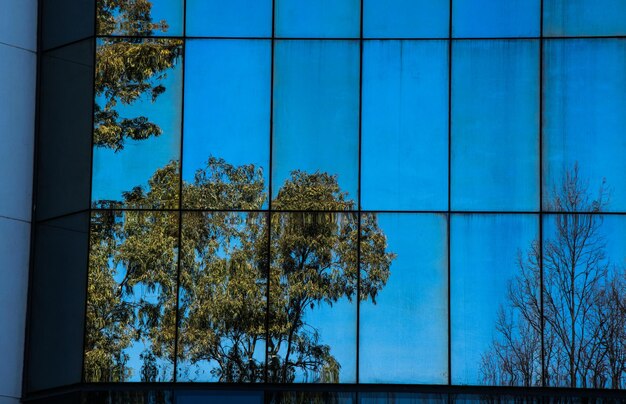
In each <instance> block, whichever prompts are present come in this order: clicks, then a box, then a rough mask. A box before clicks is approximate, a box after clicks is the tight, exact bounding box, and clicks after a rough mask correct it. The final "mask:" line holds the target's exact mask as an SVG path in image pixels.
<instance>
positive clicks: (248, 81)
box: [183, 40, 271, 209]
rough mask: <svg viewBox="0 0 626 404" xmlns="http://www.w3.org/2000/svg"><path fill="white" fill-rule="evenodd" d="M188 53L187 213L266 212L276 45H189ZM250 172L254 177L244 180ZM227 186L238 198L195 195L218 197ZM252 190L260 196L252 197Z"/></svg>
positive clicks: (238, 42)
mask: <svg viewBox="0 0 626 404" xmlns="http://www.w3.org/2000/svg"><path fill="white" fill-rule="evenodd" d="M186 46H187V48H186V53H185V55H186V62H185V126H184V128H185V132H184V136H183V139H184V144H183V153H184V159H183V181H184V183H185V187H184V189H183V206H185V207H190V208H197V209H203V208H204V209H207V208H211V209H239V208H246V209H259V208H261V207H262V206H263V204H264V203H265V202H267V184H268V183H269V157H270V153H269V144H270V139H269V135H270V125H269V119H270V107H269V106H270V99H271V96H270V82H271V81H270V77H271V74H270V69H271V67H270V66H271V49H270V46H271V45H270V41H265V40H189V41H188V42H187V45H186ZM210 158H214V159H223V160H224V161H223V162H219V161H217V160H211V161H209V159H210ZM229 166H232V167H233V168H234V169H239V172H228V170H227V167H229ZM244 166H248V167H249V168H250V170H251V171H252V172H253V175H251V176H250V177H247V178H245V180H237V178H236V176H237V175H238V173H242V172H244V171H243V169H244ZM198 170H201V174H203V175H204V176H206V178H205V177H204V176H202V177H200V178H198V176H197V173H198ZM219 183H223V184H224V186H229V185H230V186H231V187H232V188H233V192H232V193H230V194H223V193H222V194H219V195H220V196H219V197H215V198H211V196H210V195H208V194H207V193H205V195H204V196H205V197H201V196H200V195H198V194H197V193H196V192H195V191H196V190H197V191H201V190H202V189H204V190H205V191H207V192H209V193H210V189H209V188H210V187H211V186H215V187H217V186H218V185H219ZM252 187H254V191H253V194H254V195H252V194H251V193H248V194H246V192H245V189H246V188H252ZM257 188H258V189H257ZM242 198H243V199H242Z"/></svg>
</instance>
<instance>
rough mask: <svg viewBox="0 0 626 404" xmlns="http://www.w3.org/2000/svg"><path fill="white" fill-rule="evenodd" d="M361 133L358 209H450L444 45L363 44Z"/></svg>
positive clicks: (372, 42) (393, 42)
mask: <svg viewBox="0 0 626 404" xmlns="http://www.w3.org/2000/svg"><path fill="white" fill-rule="evenodd" d="M362 131H363V132H362V166H361V170H362V173H361V175H362V179H361V181H362V183H361V186H362V205H363V208H364V209H370V210H374V209H381V210H446V209H447V208H448V44H447V42H445V41H367V42H365V46H364V50H363V114H362Z"/></svg>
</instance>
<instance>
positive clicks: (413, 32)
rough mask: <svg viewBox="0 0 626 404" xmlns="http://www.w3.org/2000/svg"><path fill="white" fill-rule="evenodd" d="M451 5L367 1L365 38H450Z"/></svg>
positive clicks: (434, 0) (432, 1)
mask: <svg viewBox="0 0 626 404" xmlns="http://www.w3.org/2000/svg"><path fill="white" fill-rule="evenodd" d="M449 14H450V4H449V2H445V1H439V0H391V1H389V0H364V1H363V36H364V37H365V38H447V37H448V25H449V21H450V17H449Z"/></svg>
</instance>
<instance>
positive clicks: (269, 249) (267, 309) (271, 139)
mask: <svg viewBox="0 0 626 404" xmlns="http://www.w3.org/2000/svg"><path fill="white" fill-rule="evenodd" d="M275 15H276V0H272V18H271V20H272V21H271V24H272V38H271V46H270V109H269V114H270V116H269V118H270V119H269V143H270V149H269V153H270V155H269V181H268V182H269V184H268V189H267V192H268V202H267V206H268V213H267V218H266V225H267V240H266V243H267V244H266V246H267V262H266V266H267V268H266V286H265V287H266V291H265V370H264V373H265V376H264V379H265V383H269V366H268V361H269V347H270V298H271V294H270V287H271V284H270V282H271V267H272V264H271V263H272V197H273V189H272V187H273V184H272V177H273V176H274V175H273V164H274V161H273V154H274V152H273V147H274V48H275V44H276V41H275V37H276V33H275V25H276V24H275V21H274V19H275Z"/></svg>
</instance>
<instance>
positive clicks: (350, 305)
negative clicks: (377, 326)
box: [268, 212, 358, 383]
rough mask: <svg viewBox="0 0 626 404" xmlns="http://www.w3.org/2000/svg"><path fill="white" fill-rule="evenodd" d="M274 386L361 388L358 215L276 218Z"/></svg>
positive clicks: (272, 338)
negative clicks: (346, 385)
mask: <svg viewBox="0 0 626 404" xmlns="http://www.w3.org/2000/svg"><path fill="white" fill-rule="evenodd" d="M271 229H272V233H271V261H270V318H269V320H270V329H269V334H270V340H269V342H268V370H269V381H271V382H279V383H291V382H302V383H354V382H356V302H355V293H356V283H357V276H358V275H357V262H356V252H357V248H358V247H357V242H358V223H357V215H356V214H349V213H295V212H294V213H275V214H272V215H271Z"/></svg>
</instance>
